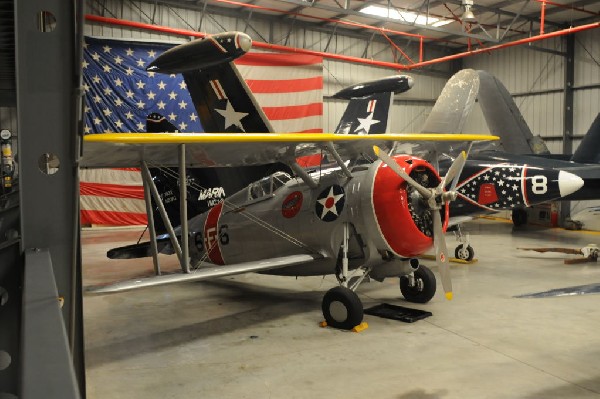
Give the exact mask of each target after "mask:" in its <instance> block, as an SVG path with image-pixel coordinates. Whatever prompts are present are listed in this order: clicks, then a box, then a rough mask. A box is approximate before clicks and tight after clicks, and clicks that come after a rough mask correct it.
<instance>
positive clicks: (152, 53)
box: [148, 50, 156, 58]
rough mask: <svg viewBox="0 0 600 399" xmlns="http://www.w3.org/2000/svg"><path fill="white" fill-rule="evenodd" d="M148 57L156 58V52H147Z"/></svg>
mask: <svg viewBox="0 0 600 399" xmlns="http://www.w3.org/2000/svg"><path fill="white" fill-rule="evenodd" d="M148 57H150V58H154V57H156V51H154V50H150V51H148Z"/></svg>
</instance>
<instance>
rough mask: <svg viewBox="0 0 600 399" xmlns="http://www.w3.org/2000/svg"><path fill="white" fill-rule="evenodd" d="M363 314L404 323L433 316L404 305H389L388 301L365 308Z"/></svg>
mask: <svg viewBox="0 0 600 399" xmlns="http://www.w3.org/2000/svg"><path fill="white" fill-rule="evenodd" d="M365 314H368V315H371V316H378V317H383V318H385V319H392V320H399V321H403V322H405V323H414V322H415V321H418V320H421V319H424V318H426V317H429V316H433V313H431V312H426V311H424V310H419V309H411V308H405V307H404V306H396V305H390V304H389V303H382V304H380V305H376V306H373V307H371V308H368V309H365Z"/></svg>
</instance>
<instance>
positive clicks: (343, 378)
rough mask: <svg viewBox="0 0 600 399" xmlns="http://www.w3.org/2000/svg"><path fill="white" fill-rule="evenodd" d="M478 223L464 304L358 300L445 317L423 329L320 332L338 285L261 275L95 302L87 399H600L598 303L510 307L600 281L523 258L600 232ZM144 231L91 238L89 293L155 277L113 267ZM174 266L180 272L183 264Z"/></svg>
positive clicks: (386, 324) (585, 270) (86, 244)
mask: <svg viewBox="0 0 600 399" xmlns="http://www.w3.org/2000/svg"><path fill="white" fill-rule="evenodd" d="M466 227H467V230H468V231H469V232H470V234H471V242H472V244H473V246H474V247H475V250H476V257H477V258H478V259H479V261H478V262H477V263H475V264H471V265H459V264H454V265H453V266H452V278H453V284H454V300H453V301H451V302H447V301H446V300H445V299H444V297H443V293H442V292H439V291H441V290H439V291H438V293H437V294H436V296H435V298H434V299H433V300H432V301H431V302H430V303H428V304H425V305H415V304H409V303H407V302H405V301H404V300H403V299H402V297H401V295H400V292H399V289H398V279H389V280H386V281H385V282H384V283H377V282H372V283H369V284H364V285H362V286H361V287H360V288H359V295H360V297H361V299H362V300H363V303H364V305H365V307H369V306H372V305H375V304H378V303H381V302H387V303H392V304H397V305H405V306H410V307H414V308H419V309H425V310H428V311H431V312H432V313H433V316H432V317H429V318H427V319H425V320H421V321H418V322H416V323H413V324H406V323H401V322H398V321H391V320H386V319H381V318H378V317H374V316H365V321H367V322H368V324H369V328H368V329H367V330H365V331H363V332H361V333H352V332H346V331H338V330H334V329H330V328H320V327H318V323H319V322H320V321H321V320H322V318H323V317H322V315H321V310H320V307H321V298H322V295H323V293H324V292H325V291H326V290H327V289H328V288H330V287H332V286H334V285H335V279H334V278H332V277H331V276H329V277H326V278H325V279H322V278H312V277H311V278H299V279H297V280H296V279H294V278H289V277H276V276H262V275H256V274H250V275H243V276H237V277H230V278H221V279H219V280H216V281H211V282H199V283H188V284H180V285H174V286H163V287H155V288H152V289H145V290H138V291H133V292H126V293H121V294H112V295H105V296H85V297H84V315H85V316H84V319H85V340H86V367H87V389H88V398H115V399H116V398H144V399H149V398H317V397H328V398H365V397H366V398H380V399H385V398H390V399H417V398H424V399H434V398H444V399H450V398H463V399H464V398H600V333H599V332H600V307H599V306H598V304H599V303H600V302H599V300H600V296H596V295H586V296H574V297H560V298H544V299H522V298H514V297H513V296H515V295H520V294H524V293H530V292H537V291H544V290H547V289H552V288H558V287H565V286H571V285H581V284H590V283H593V282H600V265H596V264H591V263H590V264H581V265H564V264H563V262H562V259H563V257H562V256H560V255H553V256H549V255H547V254H546V255H539V254H536V255H534V253H527V252H522V251H517V250H516V248H517V247H523V246H568V247H576V248H577V247H582V246H584V245H586V244H588V243H598V241H600V235H595V234H590V233H584V232H572V231H564V230H561V229H545V228H536V227H527V228H525V229H519V230H513V227H512V225H511V224H509V223H507V222H502V221H490V220H478V221H475V222H473V223H469V224H467V226H466ZM139 234H140V231H137V230H136V231H132V230H104V229H103V230H86V231H84V232H83V257H84V258H83V259H84V286H87V285H91V284H98V283H102V282H109V281H114V280H120V279H125V278H131V277H134V276H139V275H143V274H148V273H151V272H152V263H151V260H150V259H142V260H124V261H111V260H108V259H106V258H105V257H104V256H105V252H106V250H107V249H109V248H112V247H114V246H117V245H124V244H130V243H133V242H135V240H136V239H137V237H138V236H139ZM447 238H448V243H449V247H451V248H454V246H455V241H454V238H453V237H452V235H451V234H449V235H448V236H447ZM161 259H162V265H163V269H164V270H175V269H177V263H176V259H175V258H174V257H170V256H165V257H163V258H161ZM423 263H427V262H423ZM429 263H431V261H429ZM434 270H435V268H434Z"/></svg>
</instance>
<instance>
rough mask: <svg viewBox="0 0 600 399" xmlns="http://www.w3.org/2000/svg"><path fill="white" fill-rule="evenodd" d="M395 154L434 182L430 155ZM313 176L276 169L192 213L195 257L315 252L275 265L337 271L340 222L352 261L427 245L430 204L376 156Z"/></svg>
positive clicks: (385, 258) (401, 255)
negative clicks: (298, 263)
mask: <svg viewBox="0 0 600 399" xmlns="http://www.w3.org/2000/svg"><path fill="white" fill-rule="evenodd" d="M395 158H396V161H397V162H398V163H399V164H401V165H402V166H403V167H404V168H405V170H406V171H407V172H408V173H409V174H410V175H411V177H413V176H414V177H413V178H415V179H419V181H420V182H421V183H422V184H424V185H425V186H427V187H435V186H437V184H439V181H440V178H439V176H438V175H437V173H436V172H435V170H434V169H433V168H432V167H431V165H430V164H428V163H427V162H425V161H423V160H421V159H418V158H415V157H412V156H397V157H395ZM311 177H312V178H313V180H314V181H315V183H316V187H309V186H308V185H307V184H306V183H305V182H304V181H303V180H301V179H299V178H291V177H290V176H289V175H287V174H285V173H281V172H279V173H275V174H273V175H271V176H268V177H266V178H264V179H261V180H259V181H257V182H255V183H252V184H250V185H249V186H248V187H246V188H244V189H242V190H240V191H238V192H237V193H235V194H233V195H231V196H229V197H228V198H227V199H226V200H225V201H223V202H221V203H219V204H218V205H216V206H215V207H213V208H211V209H210V210H209V211H208V212H206V213H204V214H202V215H199V216H196V217H194V218H192V219H191V220H190V223H189V228H190V231H191V232H192V235H193V239H192V240H191V242H192V243H193V245H194V247H193V248H192V253H193V256H194V258H195V259H196V260H202V261H205V262H210V263H213V264H218V265H225V264H233V263H239V262H246V261H258V260H261V259H269V258H276V257H280V256H285V255H290V254H302V253H318V254H321V255H323V260H322V261H317V262H315V264H314V265H308V266H307V265H303V266H302V267H301V270H295V269H293V268H288V269H278V270H276V271H275V272H276V273H277V274H294V275H310V274H328V273H334V272H335V268H336V265H337V264H338V255H339V254H340V247H341V245H342V242H343V241H344V229H345V228H347V229H348V230H347V231H348V232H349V233H348V234H349V235H350V237H349V259H350V267H351V268H353V267H358V266H367V267H368V266H377V265H380V264H383V263H386V262H390V261H391V260H392V259H402V260H406V259H408V258H412V257H415V256H418V255H420V254H422V253H423V252H425V251H427V250H428V249H429V248H430V247H431V245H432V238H431V236H432V232H431V224H430V222H429V221H430V216H428V214H427V212H428V209H426V208H425V207H424V206H423V204H422V203H421V201H422V199H421V198H420V197H419V196H418V193H415V192H413V190H411V187H410V186H408V187H407V184H406V182H405V181H404V180H403V179H402V178H400V177H399V176H397V175H396V174H395V173H394V172H393V171H392V170H391V169H390V168H388V167H387V166H386V165H384V164H382V163H381V162H380V161H377V162H375V163H371V164H368V165H360V166H357V167H355V168H354V169H352V177H351V178H348V177H346V176H345V175H344V174H343V173H341V171H340V169H339V168H332V169H327V170H322V171H319V172H315V173H313V174H312V175H311ZM443 209H444V211H445V210H446V208H443ZM404 272H405V273H408V272H410V269H406V270H405V271H404ZM399 274H402V272H400V273H399Z"/></svg>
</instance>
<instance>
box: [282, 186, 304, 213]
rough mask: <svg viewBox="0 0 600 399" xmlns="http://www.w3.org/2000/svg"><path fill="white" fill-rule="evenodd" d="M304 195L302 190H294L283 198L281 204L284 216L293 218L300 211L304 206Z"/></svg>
mask: <svg viewBox="0 0 600 399" xmlns="http://www.w3.org/2000/svg"><path fill="white" fill-rule="evenodd" d="M302 200H303V196H302V193H301V192H300V191H294V192H293V193H291V194H289V195H288V196H287V197H285V199H284V200H283V203H282V204H281V214H282V215H283V217H284V218H288V219H291V218H293V217H294V216H296V215H297V214H298V212H300V209H301V208H302Z"/></svg>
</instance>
